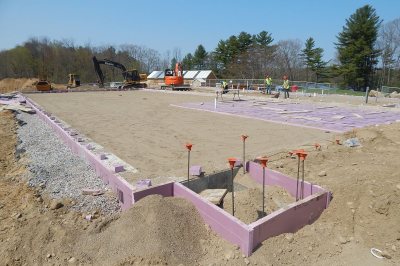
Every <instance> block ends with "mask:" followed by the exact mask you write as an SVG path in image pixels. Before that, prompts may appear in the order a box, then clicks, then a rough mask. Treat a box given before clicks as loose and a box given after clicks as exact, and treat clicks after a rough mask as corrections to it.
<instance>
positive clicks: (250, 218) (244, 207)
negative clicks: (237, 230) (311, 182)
mask: <svg viewBox="0 0 400 266" xmlns="http://www.w3.org/2000/svg"><path fill="white" fill-rule="evenodd" d="M262 196H263V194H262V187H256V188H249V189H245V190H240V191H235V217H237V218H239V219H240V220H241V221H242V222H244V223H246V224H250V223H252V222H255V221H257V220H258V219H259V218H262V217H263V213H262ZM294 201H295V199H294V198H293V197H291V196H290V194H289V193H288V192H287V191H286V190H285V189H283V188H281V187H277V186H267V187H266V189H265V210H264V211H265V212H266V214H270V213H272V212H274V211H276V210H278V209H280V208H282V207H284V206H285V205H287V204H289V203H293V202H294ZM224 210H225V211H227V212H229V213H232V193H231V192H229V193H228V194H226V196H225V199H224Z"/></svg>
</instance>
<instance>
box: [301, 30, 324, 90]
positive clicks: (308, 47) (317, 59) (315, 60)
mask: <svg viewBox="0 0 400 266" xmlns="http://www.w3.org/2000/svg"><path fill="white" fill-rule="evenodd" d="M323 52H324V49H322V48H319V47H317V48H315V41H314V39H313V38H312V37H310V38H308V39H307V40H306V43H305V48H304V49H303V50H302V51H301V54H300V55H301V57H302V58H303V60H304V63H305V65H306V70H307V81H308V72H309V71H310V70H311V71H312V72H314V74H315V77H316V82H318V81H319V78H320V77H321V76H322V75H323V73H324V72H325V71H326V70H325V68H326V65H327V62H325V61H323V60H322V57H323Z"/></svg>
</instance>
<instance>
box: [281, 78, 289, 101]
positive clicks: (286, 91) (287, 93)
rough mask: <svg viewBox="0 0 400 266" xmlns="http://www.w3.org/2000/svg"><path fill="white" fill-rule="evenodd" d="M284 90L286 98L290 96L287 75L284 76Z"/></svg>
mask: <svg viewBox="0 0 400 266" xmlns="http://www.w3.org/2000/svg"><path fill="white" fill-rule="evenodd" d="M282 87H283V92H284V95H285V99H286V98H289V80H288V78H287V76H283V85H282Z"/></svg>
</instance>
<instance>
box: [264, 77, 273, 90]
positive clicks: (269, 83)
mask: <svg viewBox="0 0 400 266" xmlns="http://www.w3.org/2000/svg"><path fill="white" fill-rule="evenodd" d="M271 86H272V78H271V77H270V76H269V75H267V77H266V78H265V93H266V94H271Z"/></svg>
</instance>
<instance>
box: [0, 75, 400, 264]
mask: <svg viewBox="0 0 400 266" xmlns="http://www.w3.org/2000/svg"><path fill="white" fill-rule="evenodd" d="M33 82H34V80H24V79H22V80H11V79H7V80H2V81H0V83H1V84H0V87H2V88H3V92H5V91H6V90H7V91H9V92H5V93H3V94H2V95H1V100H0V104H1V105H0V110H2V111H1V112H0V118H1V120H0V123H1V131H0V132H1V139H2V142H1V146H2V147H1V150H2V153H1V171H2V179H1V186H0V188H1V189H0V193H1V202H0V203H1V205H0V213H1V217H2V221H1V228H0V232H1V234H0V243H1V245H0V247H1V248H0V257H1V258H2V261H3V263H4V265H47V264H48V265H63V264H76V265H78V264H81V265H86V264H91V265H132V264H134V265H136V264H141V265H179V264H180V265H190V264H198V265H292V264H300V265H310V264H311V265H361V264H362V265H397V264H398V263H399V262H400V261H399V256H400V254H399V248H400V245H399V243H400V228H399V227H398V221H399V219H400V209H399V203H400V198H399V194H400V183H399V179H398V171H397V169H398V164H397V161H396V159H395V158H397V155H399V149H398V145H400V139H399V136H400V135H399V130H400V126H399V123H398V121H399V120H400V112H399V110H398V108H397V106H398V99H393V98H384V97H382V98H379V99H378V100H371V101H370V104H368V105H366V104H365V103H364V98H363V97H358V96H344V95H321V94H318V95H316V94H313V95H311V94H305V93H302V92H301V91H298V92H296V93H292V94H291V98H290V99H283V98H282V97H279V98H275V97H273V96H271V95H265V94H262V93H260V92H258V91H248V90H240V89H229V90H228V91H227V92H226V93H224V95H223V98H221V97H220V96H221V95H219V93H220V92H221V91H222V89H221V88H218V87H217V88H216V87H191V88H190V91H174V90H172V89H169V90H166V89H161V88H160V87H151V86H146V87H147V88H135V89H134V90H121V89H120V90H111V88H97V89H93V88H91V85H83V86H82V87H79V88H75V89H73V90H71V89H69V90H68V89H67V90H66V89H65V88H63V87H62V85H58V86H59V88H60V89H55V90H53V93H43V92H42V93H37V90H35V86H34V85H32V83H33ZM27 84H30V86H27ZM15 89H17V90H16V92H15ZM236 94H239V95H236ZM371 99H373V98H371ZM155 106H157V108H154V107H155ZM27 254H29V255H27Z"/></svg>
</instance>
